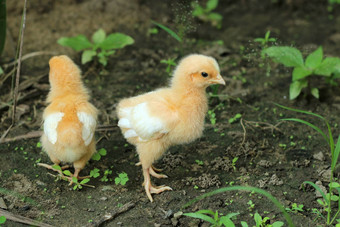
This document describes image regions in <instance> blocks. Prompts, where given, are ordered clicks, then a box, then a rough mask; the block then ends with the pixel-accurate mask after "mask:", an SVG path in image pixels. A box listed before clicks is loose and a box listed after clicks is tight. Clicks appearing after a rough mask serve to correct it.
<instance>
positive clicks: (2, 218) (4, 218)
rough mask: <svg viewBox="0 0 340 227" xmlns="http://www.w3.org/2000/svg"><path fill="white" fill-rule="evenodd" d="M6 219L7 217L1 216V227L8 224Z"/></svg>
mask: <svg viewBox="0 0 340 227" xmlns="http://www.w3.org/2000/svg"><path fill="white" fill-rule="evenodd" d="M6 220H7V219H6V217H5V216H0V226H1V225H3V224H5V223H6Z"/></svg>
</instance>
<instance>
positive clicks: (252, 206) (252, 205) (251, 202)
mask: <svg viewBox="0 0 340 227" xmlns="http://www.w3.org/2000/svg"><path fill="white" fill-rule="evenodd" d="M247 204H248V205H249V207H248V208H247V209H248V210H249V211H252V210H253V209H254V208H255V204H254V203H253V201H251V200H249V201H248V202H247Z"/></svg>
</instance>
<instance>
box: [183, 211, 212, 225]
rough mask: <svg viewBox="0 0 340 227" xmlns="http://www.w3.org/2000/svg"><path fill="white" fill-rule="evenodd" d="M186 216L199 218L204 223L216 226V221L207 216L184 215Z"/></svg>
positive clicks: (198, 214) (196, 214)
mask: <svg viewBox="0 0 340 227" xmlns="http://www.w3.org/2000/svg"><path fill="white" fill-rule="evenodd" d="M183 215H184V216H188V217H192V218H199V219H202V220H203V221H206V222H209V223H211V224H215V223H216V222H215V220H214V219H212V218H211V217H209V216H207V215H205V214H200V213H184V214H183Z"/></svg>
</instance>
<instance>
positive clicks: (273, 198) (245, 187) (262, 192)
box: [182, 186, 294, 227]
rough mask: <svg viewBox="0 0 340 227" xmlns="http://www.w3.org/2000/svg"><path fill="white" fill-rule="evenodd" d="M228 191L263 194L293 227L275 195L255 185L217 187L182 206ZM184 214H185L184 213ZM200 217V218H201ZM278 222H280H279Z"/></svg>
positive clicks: (243, 223) (193, 214)
mask: <svg viewBox="0 0 340 227" xmlns="http://www.w3.org/2000/svg"><path fill="white" fill-rule="evenodd" d="M228 191H248V192H252V191H254V192H255V193H259V194H262V195H264V196H265V197H267V198H268V199H269V200H270V201H271V202H273V203H274V204H275V206H276V207H277V208H279V209H280V211H281V212H282V213H283V215H284V217H285V219H286V221H287V224H288V226H289V227H293V226H294V224H293V222H292V219H291V217H290V215H289V214H288V213H287V211H286V210H285V208H284V207H283V206H282V205H281V203H280V202H279V201H278V200H277V199H276V198H275V197H273V196H272V195H271V194H269V193H268V192H266V191H264V190H262V189H259V188H255V187H247V186H231V187H225V188H220V189H217V190H214V191H211V192H208V193H205V194H203V195H201V196H198V197H197V198H195V199H193V200H191V201H189V202H188V203H186V204H185V205H184V206H183V207H182V208H183V209H185V208H187V207H189V206H191V205H192V204H193V203H196V202H198V201H201V200H203V199H204V198H206V197H210V196H214V195H216V194H220V193H224V192H228ZM196 213H197V212H196ZM206 213H208V214H210V215H215V213H213V212H212V213H211V211H210V212H206ZM190 214H191V215H192V216H190V217H194V218H201V217H203V218H206V217H205V216H208V215H205V216H201V215H198V216H195V213H190ZM203 214H205V213H203ZM184 215H185V214H184ZM186 216H189V215H186ZM234 216H235V215H234ZM208 218H209V221H208V222H210V223H212V222H213V223H215V222H216V221H215V220H214V218H212V217H210V216H208ZM201 219H202V218H201ZM203 220H204V219H203ZM228 224H230V225H228V226H235V225H234V223H232V222H231V223H228ZM241 224H242V226H244V227H246V226H248V225H247V223H246V222H241ZM278 224H280V222H279V223H278ZM278 224H277V225H276V226H282V225H278ZM265 226H268V225H265ZM272 226H274V225H272Z"/></svg>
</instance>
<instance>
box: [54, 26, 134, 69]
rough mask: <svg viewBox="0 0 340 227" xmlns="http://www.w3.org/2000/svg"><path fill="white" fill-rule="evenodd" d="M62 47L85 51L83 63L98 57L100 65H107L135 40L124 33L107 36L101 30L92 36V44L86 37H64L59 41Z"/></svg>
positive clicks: (82, 58) (82, 57)
mask: <svg viewBox="0 0 340 227" xmlns="http://www.w3.org/2000/svg"><path fill="white" fill-rule="evenodd" d="M58 43H59V44H60V45H62V46H66V47H71V48H72V49H74V50H75V51H83V53H82V55H81V63H82V64H86V63H87V62H91V61H93V58H94V57H97V59H98V61H99V63H100V64H102V65H103V66H106V65H107V61H108V58H109V57H110V56H111V55H113V54H115V53H116V50H118V49H122V48H124V47H125V46H127V45H131V44H133V43H134V40H133V38H131V37H130V36H128V35H125V34H122V33H118V32H117V33H111V34H109V35H108V36H107V35H106V33H105V31H104V30H103V29H99V30H98V31H96V32H95V33H94V34H93V35H92V43H91V42H90V41H89V40H88V39H87V38H86V36H85V35H78V36H75V37H62V38H60V39H59V40H58Z"/></svg>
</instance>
